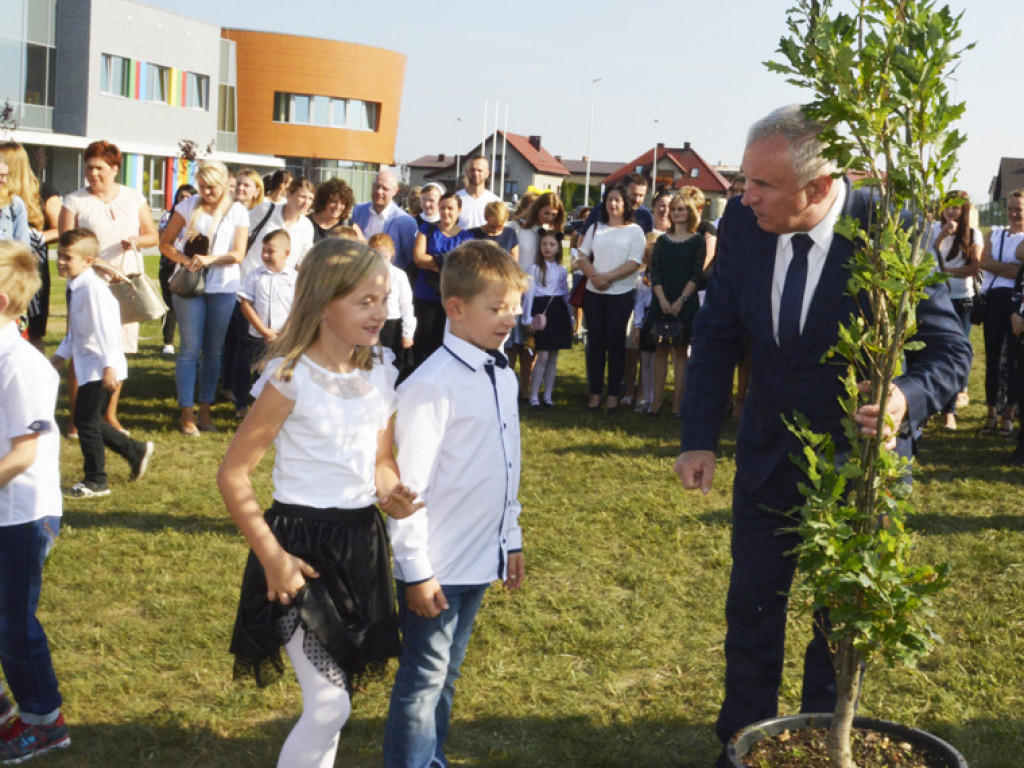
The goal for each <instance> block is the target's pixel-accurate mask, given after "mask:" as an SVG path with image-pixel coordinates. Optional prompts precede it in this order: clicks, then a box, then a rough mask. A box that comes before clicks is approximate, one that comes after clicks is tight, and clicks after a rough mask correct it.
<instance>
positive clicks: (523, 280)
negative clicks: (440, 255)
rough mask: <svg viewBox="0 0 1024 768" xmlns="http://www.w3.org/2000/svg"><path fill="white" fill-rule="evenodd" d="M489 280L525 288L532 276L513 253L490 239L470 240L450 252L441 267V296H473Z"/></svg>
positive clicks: (468, 298) (484, 288) (484, 286)
mask: <svg viewBox="0 0 1024 768" xmlns="http://www.w3.org/2000/svg"><path fill="white" fill-rule="evenodd" d="M490 283H501V284H502V285H504V286H505V287H507V288H514V289H515V290H517V291H521V292H524V293H525V292H526V289H527V287H528V286H529V284H530V278H529V277H528V276H527V274H526V273H525V272H524V271H523V269H522V267H520V266H519V262H518V261H517V260H516V259H514V258H512V254H510V253H509V252H508V251H506V250H505V249H504V248H502V247H500V246H499V245H497V244H495V243H493V242H491V241H490V240H469V241H467V242H465V243H463V244H462V245H460V246H459V247H458V248H456V249H455V250H454V251H452V252H451V253H449V254H448V256H447V257H446V258H445V260H444V266H443V267H442V268H441V300H442V301H445V302H446V301H448V299H450V298H452V297H453V296H457V297H458V298H460V299H465V300H470V299H472V298H473V297H474V296H478V295H480V294H481V293H483V292H484V291H485V290H487V286H488V285H489V284H490Z"/></svg>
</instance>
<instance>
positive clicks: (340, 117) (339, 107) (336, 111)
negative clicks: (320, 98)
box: [331, 99, 348, 128]
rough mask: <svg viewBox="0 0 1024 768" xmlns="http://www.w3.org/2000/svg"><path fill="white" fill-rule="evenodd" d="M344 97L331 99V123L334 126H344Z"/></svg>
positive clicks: (345, 102)
mask: <svg viewBox="0 0 1024 768" xmlns="http://www.w3.org/2000/svg"><path fill="white" fill-rule="evenodd" d="M347 103H348V102H347V101H346V100H345V99H331V125H333V126H334V127H335V128H344V127H345V105H346V104H347Z"/></svg>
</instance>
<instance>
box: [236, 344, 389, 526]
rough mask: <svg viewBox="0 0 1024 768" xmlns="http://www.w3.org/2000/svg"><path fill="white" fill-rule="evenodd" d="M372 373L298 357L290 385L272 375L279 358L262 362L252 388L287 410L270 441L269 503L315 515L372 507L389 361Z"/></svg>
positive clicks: (385, 421)
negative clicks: (281, 400)
mask: <svg viewBox="0 0 1024 768" xmlns="http://www.w3.org/2000/svg"><path fill="white" fill-rule="evenodd" d="M384 355H385V359H384V361H382V362H375V363H374V366H373V368H372V369H370V370H368V371H365V370H362V369H359V370H355V371H352V372H351V373H336V372H334V371H328V370H327V369H325V368H323V367H321V366H319V365H317V364H316V363H314V362H313V361H312V360H310V359H309V358H308V357H306V356H305V355H303V356H302V357H300V358H299V362H298V363H297V364H296V366H295V370H294V371H293V373H292V378H291V380H290V381H282V380H281V379H279V378H278V377H277V369H278V368H279V367H280V365H281V362H282V358H275V359H274V360H271V361H270V362H269V363H267V367H266V368H264V369H263V375H262V376H260V378H259V380H258V381H257V382H256V384H255V385H253V388H252V394H253V395H254V396H255V397H259V396H260V393H261V392H262V391H263V388H264V387H265V386H266V385H267V382H268V381H269V382H270V385H271V386H272V387H274V389H276V390H277V391H278V392H280V393H281V394H282V395H283V396H284V397H286V398H288V399H289V400H293V401H295V406H294V407H293V408H292V412H291V413H290V414H288V418H287V419H285V421H284V424H282V425H281V429H280V430H279V431H278V433H277V437H276V438H274V474H273V477H274V498H275V499H276V500H277V501H280V502H282V503H284V504H301V505H303V506H307V507H316V508H317V509H330V508H338V509H360V508H362V507H366V506H369V505H370V504H374V503H375V502H376V501H377V485H376V470H377V439H378V436H379V435H380V433H381V431H382V430H384V429H386V428H387V425H388V419H390V418H391V414H392V413H393V412H394V403H395V379H396V378H397V377H398V371H397V370H395V367H394V365H392V360H394V355H393V354H391V350H385V352H384Z"/></svg>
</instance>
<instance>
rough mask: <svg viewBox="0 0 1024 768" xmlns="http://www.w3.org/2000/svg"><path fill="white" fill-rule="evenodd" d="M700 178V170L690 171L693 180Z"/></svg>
mask: <svg viewBox="0 0 1024 768" xmlns="http://www.w3.org/2000/svg"><path fill="white" fill-rule="evenodd" d="M698 176H700V168H694V169H693V170H692V171H690V178H691V179H696V178H697V177H698Z"/></svg>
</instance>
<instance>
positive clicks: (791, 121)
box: [747, 104, 836, 187]
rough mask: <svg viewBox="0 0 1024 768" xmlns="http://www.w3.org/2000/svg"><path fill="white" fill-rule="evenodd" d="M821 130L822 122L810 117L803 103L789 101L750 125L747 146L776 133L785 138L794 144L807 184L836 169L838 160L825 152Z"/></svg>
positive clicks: (799, 176) (796, 164)
mask: <svg viewBox="0 0 1024 768" xmlns="http://www.w3.org/2000/svg"><path fill="white" fill-rule="evenodd" d="M821 131H822V126H821V124H820V123H817V122H815V121H814V120H811V119H810V118H808V117H807V115H805V114H804V111H803V109H802V108H801V107H800V105H799V104H789V105H788V106H785V107H780V108H779V109H776V110H775V111H774V112H772V113H770V114H769V115H767V116H765V117H762V118H761V119H760V120H758V121H757V122H756V123H754V124H753V125H752V126H750V132H749V133H748V134H747V146H748V147H749V146H750V145H751V144H754V143H756V142H758V141H764V140H765V139H771V138H774V137H776V136H778V137H780V138H782V139H784V140H785V141H786V143H787V144H789V147H790V153H791V155H792V158H793V171H794V172H795V173H796V180H797V183H798V184H799V185H800V186H801V187H803V186H805V185H807V184H810V183H811V181H812V180H813V179H815V178H817V177H818V176H822V175H826V174H827V175H831V174H833V173H835V171H836V165H835V163H834V162H833V161H831V160H828V159H826V158H824V157H822V156H821V151H822V149H823V148H824V145H823V144H822V143H821V140H820V138H819V137H820V136H821Z"/></svg>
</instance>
